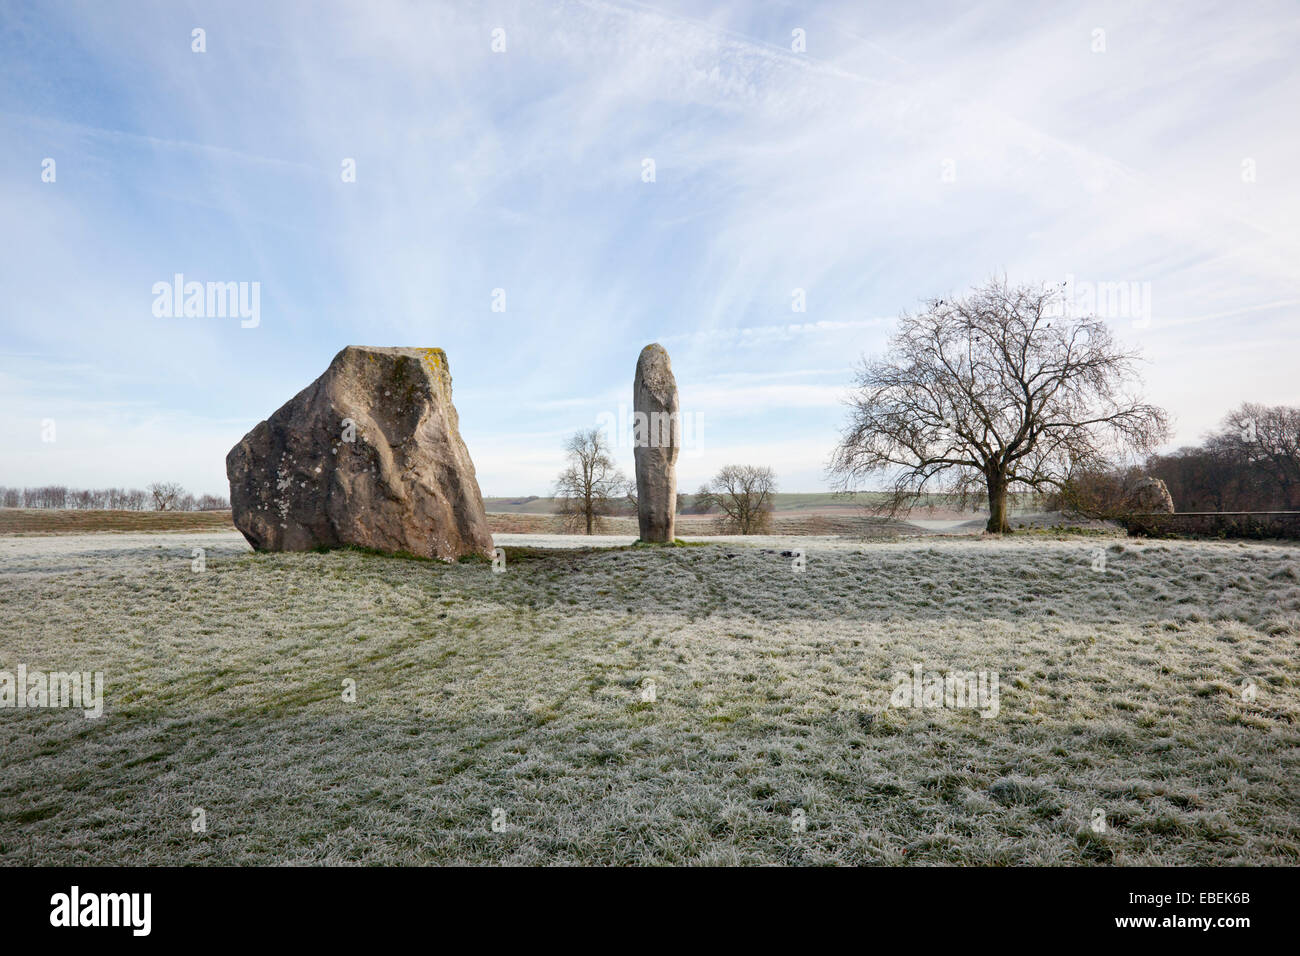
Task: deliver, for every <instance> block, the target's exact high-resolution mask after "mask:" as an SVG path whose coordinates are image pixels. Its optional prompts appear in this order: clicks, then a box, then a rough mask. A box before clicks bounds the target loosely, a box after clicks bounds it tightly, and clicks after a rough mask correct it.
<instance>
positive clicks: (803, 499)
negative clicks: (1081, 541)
mask: <svg viewBox="0 0 1300 956" xmlns="http://www.w3.org/2000/svg"><path fill="white" fill-rule="evenodd" d="M679 490H680V491H682V492H683V493H685V494H686V495H687V496H688V498H693V493H692V492H690V491H687V490H686V489H679ZM883 497H884V496H883V495H881V494H876V493H863V494H856V495H851V496H850V495H840V494H835V493H832V492H809V493H795V492H789V493H787V492H777V493H776V495H774V496H773V502H772V506H773V510H775V511H776V512H777V513H780V512H784V511H820V512H847V513H850V514H860V513H862V512H863V511H864V510H865V508H866V507H867V506H869V505H873V504H876V503H878V502H880V501H881V500H883ZM1012 498H1013V500H1012V501H1011V507H1012V510H1013V511H1014V510H1024V508H1026V507H1029V506H1030V505H1031V504H1032V502H1033V496H1030V495H1022V496H1012ZM1017 498H1019V499H1023V500H1017ZM483 507H484V508H486V509H487V510H488V511H489V512H499V513H502V514H536V515H540V514H557V513H558V512H559V501H558V500H557V499H555V498H532V497H526V498H484V499H483ZM931 508H933V509H935V510H936V511H938V512H940V513H942V514H943V515H948V514H951V515H953V516H954V517H955V516H958V515H961V514H965V515H967V516H971V515H973V514H975V513H977V512H973V511H972V510H971V509H969V508H967V509H966V510H965V511H964V512H962V511H958V510H957V509H956V504H955V502H954V501H953V500H952V499H950V498H949V497H947V496H945V495H926V496H925V497H924V499H922V502H921V506H920V507H918V508H917V509H916V511H915V512H914V513H915V514H916V515H917V516H920V517H926V516H928V510H927V509H931Z"/></svg>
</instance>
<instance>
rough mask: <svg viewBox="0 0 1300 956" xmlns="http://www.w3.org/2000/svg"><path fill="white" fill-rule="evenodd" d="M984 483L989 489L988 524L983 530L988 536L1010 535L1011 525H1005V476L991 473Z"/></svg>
mask: <svg viewBox="0 0 1300 956" xmlns="http://www.w3.org/2000/svg"><path fill="white" fill-rule="evenodd" d="M986 481H987V483H988V488H989V523H988V525H987V526H986V528H985V530H986V531H987V532H988V533H989V534H1010V533H1011V525H1010V524H1008V523H1007V480H1006V476H1004V475H1001V474H997V473H991V474H989V475H988V476H987V478H986Z"/></svg>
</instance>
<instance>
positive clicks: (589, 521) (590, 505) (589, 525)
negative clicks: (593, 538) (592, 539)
mask: <svg viewBox="0 0 1300 956" xmlns="http://www.w3.org/2000/svg"><path fill="white" fill-rule="evenodd" d="M593 510H594V509H593V507H592V504H591V499H590V498H588V499H587V534H591V513H592V511H593Z"/></svg>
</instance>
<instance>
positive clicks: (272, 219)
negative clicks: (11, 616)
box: [0, 0, 1300, 496]
mask: <svg viewBox="0 0 1300 956" xmlns="http://www.w3.org/2000/svg"><path fill="white" fill-rule="evenodd" d="M195 30H201V31H203V32H202V33H201V34H199V35H198V37H197V38H196V34H195V32H194V31H195ZM200 39H201V42H200ZM494 46H495V47H496V49H494ZM196 47H202V49H201V50H198V49H196ZM1298 105H1300V6H1298V5H1296V4H1295V3H1294V2H1285V3H1251V2H1241V3H1233V4H1231V5H1226V4H1222V3H1217V2H1216V3H1201V4H1198V3H1180V4H1178V5H1177V6H1176V9H1175V6H1174V5H1171V4H1167V3H1140V2H1137V3H1135V2H1123V3H1101V4H1098V3H1072V4H1043V3H1028V2H1021V3H996V2H989V3H980V4H946V3H926V2H920V3H907V4H862V3H860V2H848V3H828V4H804V3H799V4H787V3H771V4H763V3H730V4H708V3H702V2H700V3H655V4H642V3H619V2H582V0H574V2H564V0H557V2H547V3H543V2H538V3H492V2H486V3H474V4H470V3H466V2H460V3H450V4H435V3H419V2H399V0H368V2H365V3H360V2H356V3H342V2H333V3H305V2H304V3H292V2H273V0H261V2H244V0H233V2H232V0H225V2H213V3H209V2H185V3H176V2H158V3H149V2H129V3H128V2H120V3H119V2H114V3H104V2H102V0H93V2H84V3H83V2H69V0H45V2H39V3H37V2H24V0H0V241H2V243H3V253H2V254H0V406H2V407H3V408H4V409H5V411H6V414H5V415H4V416H3V422H4V425H3V428H4V434H3V444H2V446H0V447H3V451H0V485H37V484H50V483H56V484H67V485H73V486H78V487H106V486H118V485H126V486H136V487H143V486H144V485H145V484H147V483H149V482H151V481H156V480H173V481H179V482H181V483H182V484H183V485H185V487H186V488H188V489H189V490H190V491H192V492H194V493H196V494H200V493H212V494H221V495H225V494H228V490H229V487H228V484H227V481H226V476H225V456H226V453H227V451H229V449H230V448H231V447H232V446H233V445H234V444H236V443H237V442H238V441H239V439H240V438H241V437H242V436H243V435H244V434H245V433H246V432H248V431H249V430H250V429H251V428H252V427H253V426H254V425H256V424H257V422H258V421H260V420H262V419H264V418H266V417H268V416H269V415H270V414H271V413H272V412H274V411H275V410H276V409H277V408H278V407H279V406H280V405H282V404H283V403H284V402H286V401H287V400H289V399H290V398H292V397H293V395H295V394H296V393H297V392H298V391H299V390H300V389H302V388H303V387H305V386H306V385H308V384H309V383H310V382H311V381H312V380H313V379H315V378H316V377H317V376H318V375H320V373H321V372H323V371H324V370H325V368H326V367H327V366H328V365H329V362H330V360H331V359H332V358H333V356H334V355H335V354H336V353H337V352H338V351H339V350H340V349H342V348H343V347H345V346H347V345H373V346H415V347H439V348H442V349H444V350H446V352H447V355H448V358H449V362H450V367H451V373H452V378H453V388H454V398H455V403H456V406H457V409H458V411H459V414H460V424H461V434H462V437H463V438H464V440H465V442H466V444H467V446H468V447H469V450H470V453H471V456H472V457H473V460H474V463H475V467H476V469H477V473H478V479H479V485H480V487H481V489H482V491H483V493H484V495H488V496H515V495H530V494H533V495H545V494H547V493H548V491H549V490H550V489H551V487H552V484H553V482H554V479H555V477H556V475H557V474H558V473H559V471H560V470H561V468H562V465H563V445H564V441H565V439H566V437H567V436H569V435H571V434H572V433H573V432H574V431H576V430H577V429H580V428H591V427H594V426H596V425H597V424H599V423H601V422H608V421H610V420H612V419H613V418H615V417H616V416H619V415H622V414H625V413H626V412H627V411H628V410H629V409H628V406H630V404H631V396H632V377H633V373H634V370H635V365H636V359H637V356H638V354H639V353H640V350H641V348H642V347H643V346H644V345H646V344H648V343H650V342H659V343H661V344H662V345H663V346H664V347H665V348H666V349H667V350H668V352H669V354H670V356H671V358H672V363H673V369H674V372H675V374H676V378H677V382H678V386H679V391H680V395H681V404H682V408H683V412H684V415H685V416H686V419H687V423H688V429H689V430H690V431H691V436H690V441H688V443H687V446H686V448H685V449H684V450H683V452H682V456H681V459H680V461H679V463H678V483H679V487H680V488H682V489H683V490H688V491H689V490H693V489H694V488H696V487H698V485H699V484H700V482H702V481H703V480H705V479H706V478H708V477H709V476H710V475H711V474H712V473H713V472H715V471H716V470H717V469H718V468H719V467H721V466H722V465H726V464H733V463H735V464H756V465H768V466H770V467H772V468H773V469H774V470H775V472H776V474H777V480H778V484H779V487H780V488H781V490H785V491H801V492H807V491H818V490H825V489H828V488H829V487H830V485H829V483H828V482H827V480H826V476H825V465H826V461H827V459H828V457H829V455H830V453H831V450H832V449H833V447H834V444H835V442H836V439H837V437H838V435H839V432H840V429H841V428H842V427H843V425H844V423H845V416H846V410H845V408H844V406H843V404H842V403H843V399H844V398H845V396H846V395H847V394H848V390H849V387H850V386H851V384H852V379H853V373H854V369H855V366H856V365H858V364H859V363H860V361H861V359H862V358H863V357H864V356H869V355H874V354H878V353H880V352H881V351H883V349H884V348H885V347H886V345H887V343H888V338H889V335H890V334H891V331H892V330H893V326H894V323H895V320H896V318H897V317H898V316H899V315H900V314H901V313H903V312H906V311H910V310H915V309H916V308H917V307H918V306H919V305H920V304H921V303H922V301H923V300H925V299H928V298H931V297H935V296H946V295H951V294H955V293H960V292H962V291H964V290H968V289H970V288H972V287H973V286H976V285H979V284H982V283H983V282H985V281H986V280H988V279H989V278H990V277H992V276H995V275H996V276H1006V277H1007V278H1008V279H1010V280H1011V281H1013V282H1061V281H1064V280H1066V279H1067V278H1068V279H1069V280H1070V281H1071V282H1072V283H1073V284H1074V288H1076V289H1080V290H1085V291H1086V290H1088V289H1090V288H1095V287H1097V286H1098V284H1103V283H1104V284H1108V285H1109V288H1111V289H1112V290H1113V289H1116V288H1120V287H1119V286H1117V285H1113V284H1116V283H1123V284H1124V285H1123V288H1124V289H1125V290H1132V292H1133V293H1134V294H1133V295H1132V296H1131V298H1130V301H1128V302H1127V303H1124V302H1122V301H1119V300H1118V299H1116V298H1114V297H1111V298H1107V297H1106V296H1105V295H1103V296H1102V297H1101V300H1100V301H1101V303H1102V305H1100V306H1099V307H1098V311H1099V312H1102V313H1103V317H1104V318H1105V319H1106V320H1107V322H1108V323H1110V324H1111V325H1112V327H1113V329H1114V330H1115V333H1116V335H1117V336H1118V337H1119V339H1120V340H1121V342H1123V343H1124V344H1126V345H1129V346H1132V347H1135V348H1140V349H1141V351H1142V354H1143V355H1144V357H1145V360H1146V362H1145V365H1144V366H1143V376H1144V382H1145V394H1146V396H1147V397H1148V398H1149V399H1150V400H1152V401H1154V402H1155V403H1156V404H1159V405H1161V406H1163V407H1164V408H1166V409H1167V410H1168V411H1169V412H1170V414H1171V416H1172V419H1173V425H1174V435H1173V437H1172V440H1171V442H1170V445H1171V446H1176V445H1180V444H1188V443H1195V442H1196V441H1198V440H1199V439H1200V438H1201V437H1203V435H1204V434H1205V432H1206V431H1207V430H1209V429H1211V428H1213V427H1215V426H1216V424H1217V423H1218V422H1219V421H1220V420H1221V419H1222V417H1223V415H1224V414H1225V413H1226V412H1227V411H1228V410H1229V409H1230V408H1232V407H1234V406H1236V405H1238V404H1240V403H1241V402H1243V401H1257V402H1263V403H1266V404H1297V403H1300V375H1297V370H1296V369H1297V356H1298V353H1300V348H1297V339H1298V336H1297V334H1296V333H1297V330H1300V230H1297V229H1296V223H1297V221H1300V188H1297V174H1298V172H1300V123H1297V116H1300V112H1297V110H1298V108H1300V106H1298ZM49 160H53V164H52V165H51V164H50V163H49V162H48V161H49ZM349 161H350V163H351V165H350V167H349ZM647 161H652V163H653V166H651V164H650V163H648V162H647ZM349 168H350V169H354V170H355V176H354V177H351V176H349V175H348V171H349ZM651 171H652V172H653V175H651ZM51 173H52V174H53V175H51ZM51 179H52V180H53V181H48V180H51ZM176 274H181V275H183V276H184V277H185V281H201V282H235V283H248V286H246V287H245V288H247V289H249V290H251V289H252V283H257V284H258V285H257V288H258V290H259V309H258V313H257V322H256V325H251V322H248V321H241V319H240V318H239V317H230V316H225V317H222V316H211V315H210V316H189V317H186V316H174V315H158V314H156V313H157V312H158V311H159V310H158V309H157V308H156V307H155V304H156V303H155V299H156V295H155V292H154V287H155V284H157V283H160V282H163V283H171V282H172V281H173V276H175V275H176ZM1101 288H1103V289H1104V288H1107V286H1101ZM497 290H500V291H497ZM797 290H798V291H797ZM494 304H495V305H496V306H497V308H498V309H499V308H500V307H501V306H502V305H504V311H494V308H493V306H494ZM1075 304H1076V305H1077V306H1078V307H1079V308H1081V309H1084V310H1086V308H1087V307H1088V306H1089V305H1090V303H1088V302H1087V301H1086V300H1082V299H1081V300H1079V301H1078V302H1076V303H1075ZM800 306H802V310H800ZM245 325H250V326H251V327H245ZM611 440H612V441H614V443H615V452H616V457H617V458H618V460H619V462H620V463H621V464H622V466H623V468H624V471H625V473H627V474H629V475H630V474H631V473H632V450H631V447H630V443H629V442H627V441H626V439H625V436H620V435H617V434H615V435H611Z"/></svg>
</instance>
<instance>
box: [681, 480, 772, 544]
mask: <svg viewBox="0 0 1300 956" xmlns="http://www.w3.org/2000/svg"><path fill="white" fill-rule="evenodd" d="M774 494H776V474H775V473H774V472H773V471H772V469H771V468H760V467H758V466H756V465H727V466H726V467H725V468H723V469H722V470H721V471H719V472H718V473H717V474H716V475H714V476H713V478H712V479H711V480H709V481H707V482H705V483H704V484H703V485H701V486H700V490H699V493H698V494H696V496H695V506H696V507H697V508H700V509H701V510H703V511H709V510H711V509H713V508H718V509H719V510H721V511H722V523H723V525H724V526H725V527H727V528H728V529H730V530H733V531H738V532H739V533H740V534H759V533H761V532H763V531H766V530H767V528H768V527H769V525H770V524H771V519H772V496H773V495H774Z"/></svg>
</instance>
